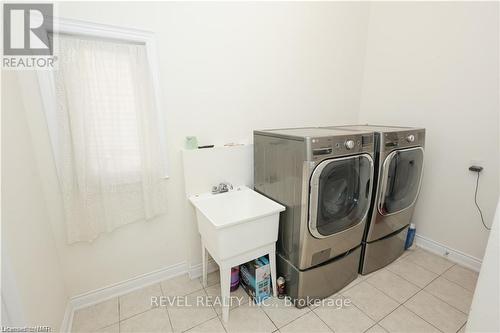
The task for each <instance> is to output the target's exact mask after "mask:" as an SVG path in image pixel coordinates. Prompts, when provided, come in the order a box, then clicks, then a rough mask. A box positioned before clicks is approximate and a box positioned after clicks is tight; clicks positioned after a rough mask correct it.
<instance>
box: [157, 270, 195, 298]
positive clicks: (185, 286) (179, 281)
mask: <svg viewBox="0 0 500 333" xmlns="http://www.w3.org/2000/svg"><path fill="white" fill-rule="evenodd" d="M161 288H162V291H163V294H164V295H166V296H185V295H188V294H191V293H193V292H195V291H197V290H200V289H203V287H202V285H201V283H200V280H199V279H193V280H191V279H190V278H189V275H187V274H184V275H180V276H177V277H174V278H172V279H169V280H165V281H163V282H162V283H161Z"/></svg>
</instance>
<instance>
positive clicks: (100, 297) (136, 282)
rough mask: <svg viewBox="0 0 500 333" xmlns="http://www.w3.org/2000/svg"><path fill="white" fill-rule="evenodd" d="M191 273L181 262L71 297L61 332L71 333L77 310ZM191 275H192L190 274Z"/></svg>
mask: <svg viewBox="0 0 500 333" xmlns="http://www.w3.org/2000/svg"><path fill="white" fill-rule="evenodd" d="M186 273H189V270H188V264H187V262H181V263H178V264H175V265H171V266H168V267H165V268H161V269H158V270H156V271H152V272H150V273H146V274H142V275H139V276H136V277H134V278H131V279H128V280H125V281H122V282H118V283H114V284H111V285H109V286H106V287H103V288H99V289H96V290H92V291H89V292H86V293H83V294H80V295H77V296H74V297H71V298H70V299H69V301H68V304H67V306H66V312H65V313H64V319H63V322H62V323H61V332H70V331H71V326H72V324H73V314H74V312H75V310H78V309H81V308H84V307H87V306H90V305H94V304H97V303H100V302H103V301H106V300H108V299H111V298H113V297H117V296H121V295H125V294H128V293H129V292H131V291H134V290H137V289H141V288H144V287H147V286H149V285H152V284H155V283H159V282H161V281H164V280H167V279H171V278H173V277H176V276H179V275H182V274H186ZM190 275H191V274H190ZM200 275H201V274H200Z"/></svg>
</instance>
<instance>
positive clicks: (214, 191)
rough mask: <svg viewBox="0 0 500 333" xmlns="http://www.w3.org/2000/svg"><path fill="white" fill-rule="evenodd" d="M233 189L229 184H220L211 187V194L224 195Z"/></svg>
mask: <svg viewBox="0 0 500 333" xmlns="http://www.w3.org/2000/svg"><path fill="white" fill-rule="evenodd" d="M232 189H233V185H231V183H227V182H222V183H220V184H219V186H212V194H219V193H225V192H228V191H229V190H232Z"/></svg>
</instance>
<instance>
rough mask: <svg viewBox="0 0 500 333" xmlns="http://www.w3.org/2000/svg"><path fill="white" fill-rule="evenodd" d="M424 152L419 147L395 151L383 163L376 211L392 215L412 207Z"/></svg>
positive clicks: (416, 192) (420, 175)
mask: <svg viewBox="0 0 500 333" xmlns="http://www.w3.org/2000/svg"><path fill="white" fill-rule="evenodd" d="M423 163H424V150H423V149H422V148H421V147H416V148H409V149H402V150H396V151H393V152H392V153H390V154H389V155H388V156H387V158H386V159H385V161H384V165H383V169H382V170H383V173H382V181H381V183H380V184H381V187H380V191H381V192H380V195H379V203H378V210H379V213H380V214H382V215H384V216H385V215H392V214H396V213H398V212H401V211H403V210H405V209H407V208H410V207H411V206H413V204H414V203H415V201H416V200H417V196H418V192H419V189H420V181H421V178H422V170H423Z"/></svg>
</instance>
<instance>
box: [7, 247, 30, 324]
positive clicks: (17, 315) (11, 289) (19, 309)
mask: <svg viewBox="0 0 500 333" xmlns="http://www.w3.org/2000/svg"><path fill="white" fill-rule="evenodd" d="M1 298H2V303H1V305H2V323H1V325H2V326H24V325H26V324H27V322H26V314H25V312H24V308H23V306H22V303H21V297H20V294H19V288H18V287H17V282H16V277H15V276H14V271H13V270H12V266H11V264H10V257H9V255H8V253H6V251H3V253H2V295H1Z"/></svg>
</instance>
